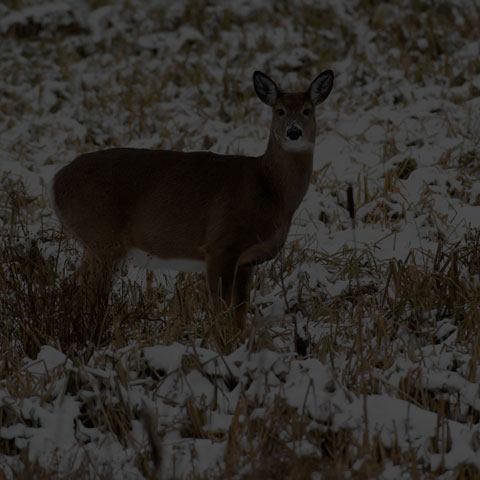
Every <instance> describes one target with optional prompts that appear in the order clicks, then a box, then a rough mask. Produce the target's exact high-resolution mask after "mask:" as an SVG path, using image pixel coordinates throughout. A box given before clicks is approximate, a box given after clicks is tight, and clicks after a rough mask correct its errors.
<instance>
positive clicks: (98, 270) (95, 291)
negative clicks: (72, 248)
mask: <svg viewBox="0 0 480 480" xmlns="http://www.w3.org/2000/svg"><path fill="white" fill-rule="evenodd" d="M110 247H111V248H109V249H106V248H102V249H99V248H97V249H95V250H94V249H92V248H89V247H84V253H83V258H82V263H81V264H80V266H79V268H78V269H77V271H76V272H75V274H74V279H75V283H76V285H77V287H78V293H79V300H80V305H81V308H82V310H83V311H85V313H87V315H89V316H90V317H91V320H92V321H93V323H94V325H95V331H96V333H100V331H101V330H103V323H104V319H105V315H106V312H107V308H108V298H109V296H110V290H111V287H112V280H113V275H114V273H115V271H116V269H117V267H118V265H119V263H120V261H121V259H122V258H123V256H124V254H125V251H124V249H123V248H121V247H120V246H119V245H116V246H110Z"/></svg>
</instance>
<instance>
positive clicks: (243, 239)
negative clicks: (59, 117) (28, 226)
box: [53, 70, 333, 327]
mask: <svg viewBox="0 0 480 480" xmlns="http://www.w3.org/2000/svg"><path fill="white" fill-rule="evenodd" d="M253 85H254V88H255V92H256V93H257V96H258V97H259V98H260V100H261V101H262V102H264V103H265V104H267V105H268V106H269V107H271V108H272V123H271V128H270V138H269V141H268V146H267V149H266V151H265V153H264V154H263V155H261V156H260V157H247V156H241V155H218V154H215V153H211V152H188V153H187V152H175V151H169V150H143V149H132V148H115V149H110V150H103V151H99V152H93V153H88V154H85V155H80V156H79V157H77V158H76V159H75V160H73V161H72V162H71V163H70V164H69V165H67V166H65V167H64V168H62V169H61V170H60V171H59V172H58V173H57V174H56V175H55V179H54V182H53V201H54V207H55V210H56V212H57V215H58V217H59V218H60V220H61V221H62V223H63V224H64V226H65V227H66V229H67V230H69V231H70V232H71V233H72V234H73V235H74V236H75V237H76V238H77V239H78V240H79V241H80V242H81V243H82V244H83V247H84V258H83V262H82V265H81V266H80V269H79V272H80V274H81V275H82V276H85V275H86V276H87V277H88V280H87V281H88V282H91V283H92V285H95V288H97V289H98V291H99V292H104V293H105V292H106V295H107V298H108V293H109V291H110V288H111V281H112V275H113V273H114V271H115V269H116V267H117V265H118V264H119V262H120V261H121V260H122V259H123V258H124V257H125V256H126V255H127V253H128V252H129V251H130V250H131V249H140V250H143V251H145V252H147V253H148V254H150V255H152V256H154V257H158V258H160V259H191V260H201V261H203V262H204V263H205V273H206V279H207V285H208V290H209V293H210V297H211V300H212V301H213V303H214V305H216V301H217V299H218V293H219V291H220V292H221V296H222V298H223V300H224V301H225V303H226V304H227V305H228V306H232V307H235V316H236V320H237V323H238V326H239V327H243V325H244V319H245V313H246V304H247V302H248V299H249V292H250V282H251V277H252V269H253V267H254V266H255V265H256V264H259V263H261V262H264V261H266V260H269V259H271V258H273V257H274V256H275V255H276V254H277V253H278V251H279V250H280V249H281V248H282V246H283V244H284V242H285V239H286V237H287V233H288V230H289V228H290V223H291V220H292V216H293V214H294V212H295V210H296V209H297V207H298V206H299V204H300V202H301V201H302V199H303V197H304V195H305V193H306V191H307V189H308V186H309V183H310V177H311V174H312V165H313V150H314V146H315V134H316V122H315V106H316V105H318V104H319V103H321V102H323V101H324V100H325V99H326V98H327V97H328V95H329V93H330V91H331V89H332V85H333V72H332V71H331V70H326V71H324V72H323V73H321V74H320V75H319V76H318V77H316V78H315V80H313V82H312V83H311V84H310V87H309V89H308V90H307V91H306V92H301V93H285V92H282V91H281V90H280V89H279V88H278V87H277V85H276V84H275V82H274V81H273V80H271V79H270V78H269V77H268V76H267V75H265V74H264V73H261V72H258V71H257V72H255V73H254V74H253Z"/></svg>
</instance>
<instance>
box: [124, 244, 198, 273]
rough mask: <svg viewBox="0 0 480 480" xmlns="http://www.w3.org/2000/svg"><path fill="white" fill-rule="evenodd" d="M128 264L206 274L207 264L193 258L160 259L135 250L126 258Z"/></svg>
mask: <svg viewBox="0 0 480 480" xmlns="http://www.w3.org/2000/svg"><path fill="white" fill-rule="evenodd" d="M126 261H127V262H128V263H132V264H134V265H137V266H139V267H144V268H148V269H151V270H175V271H177V272H202V273H203V272H205V262H204V261H202V260H196V259H192V258H158V257H155V256H153V255H151V254H149V253H147V252H144V251H143V250H139V249H137V248H134V249H132V250H130V252H129V253H128V255H127V257H126Z"/></svg>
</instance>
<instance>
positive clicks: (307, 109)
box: [303, 108, 312, 117]
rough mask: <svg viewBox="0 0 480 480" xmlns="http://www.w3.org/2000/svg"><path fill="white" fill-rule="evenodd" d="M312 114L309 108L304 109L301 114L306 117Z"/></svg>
mask: <svg viewBox="0 0 480 480" xmlns="http://www.w3.org/2000/svg"><path fill="white" fill-rule="evenodd" d="M311 113H312V110H311V109H310V108H306V109H305V110H304V111H303V114H304V115H305V116H306V117H308V116H309V115H310V114H311Z"/></svg>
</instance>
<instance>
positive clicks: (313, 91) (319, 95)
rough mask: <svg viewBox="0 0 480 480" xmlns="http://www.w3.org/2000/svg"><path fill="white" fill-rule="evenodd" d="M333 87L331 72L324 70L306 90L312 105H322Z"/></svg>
mask: <svg viewBox="0 0 480 480" xmlns="http://www.w3.org/2000/svg"><path fill="white" fill-rule="evenodd" d="M332 87H333V72H332V71H331V70H325V71H324V72H322V73H321V74H320V75H319V76H318V77H317V78H316V79H315V80H314V81H313V82H312V83H311V84H310V88H309V89H308V93H309V94H310V99H311V101H312V103H313V104H314V105H318V104H319V103H322V102H323V101H324V100H325V99H326V98H327V97H328V95H329V94H330V92H331V90H332Z"/></svg>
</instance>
